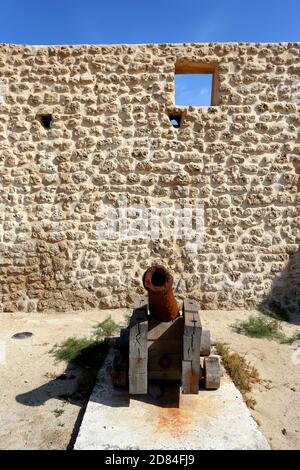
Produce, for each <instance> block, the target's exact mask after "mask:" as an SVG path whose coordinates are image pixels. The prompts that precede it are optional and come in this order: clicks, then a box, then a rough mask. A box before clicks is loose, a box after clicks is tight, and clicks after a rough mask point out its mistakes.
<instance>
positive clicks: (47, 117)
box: [37, 114, 52, 129]
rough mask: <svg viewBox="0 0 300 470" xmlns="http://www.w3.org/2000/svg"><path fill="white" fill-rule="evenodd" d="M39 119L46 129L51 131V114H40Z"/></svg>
mask: <svg viewBox="0 0 300 470" xmlns="http://www.w3.org/2000/svg"><path fill="white" fill-rule="evenodd" d="M37 118H38V120H39V121H40V123H41V124H42V126H43V128H44V129H51V127H52V115H51V114H40V115H39V116H38V117H37Z"/></svg>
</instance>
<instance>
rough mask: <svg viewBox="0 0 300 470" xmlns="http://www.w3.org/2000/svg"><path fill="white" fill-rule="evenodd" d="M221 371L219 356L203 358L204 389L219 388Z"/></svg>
mask: <svg viewBox="0 0 300 470" xmlns="http://www.w3.org/2000/svg"><path fill="white" fill-rule="evenodd" d="M221 375H222V369H221V364H220V357H219V356H209V357H205V358H204V380H205V388H206V389H208V390H216V389H217V388H219V387H220V378H221Z"/></svg>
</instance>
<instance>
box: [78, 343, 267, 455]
mask: <svg viewBox="0 0 300 470" xmlns="http://www.w3.org/2000/svg"><path fill="white" fill-rule="evenodd" d="M112 357H113V352H112V351H110V353H109V354H108V356H107V358H106V360H105V362H104V364H103V366H102V368H101V369H100V370H99V373H98V378H97V383H96V385H95V387H94V390H93V392H92V394H91V397H90V401H89V403H88V406H87V409H86V412H85V415H84V418H83V421H82V423H81V427H80V431H79V434H78V436H77V440H76V443H75V446H74V449H77V450H85V449H96V450H109V449H113V450H117V449H118V450H132V449H136V450H137V449H145V450H162V449H165V450H172V449H175V450H176V449H178V450H181V449H186V450H196V449H203V450H204V449H253V450H258V449H270V446H269V444H268V442H267V440H266V438H265V437H264V436H263V434H262V433H261V432H260V430H259V429H258V426H257V424H256V422H255V421H254V420H253V418H252V417H251V414H250V412H249V410H248V408H247V406H246V404H245V403H244V401H243V398H242V396H241V394H240V392H239V391H238V390H237V388H236V387H235V386H234V384H233V383H232V381H231V380H230V379H229V377H228V376H226V375H225V376H224V377H222V379H221V387H220V389H219V390H215V391H206V390H203V391H202V390H201V391H200V392H199V395H183V394H182V393H181V390H180V387H179V385H176V384H175V385H174V384H173V383H172V384H165V385H164V386H163V387H161V385H158V384H151V385H150V387H149V394H148V395H136V396H134V397H129V395H128V393H127V392H126V391H124V390H120V389H116V388H114V387H113V385H112V383H111V380H110V371H111V367H112Z"/></svg>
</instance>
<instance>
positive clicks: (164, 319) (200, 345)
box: [112, 265, 221, 394]
mask: <svg viewBox="0 0 300 470" xmlns="http://www.w3.org/2000/svg"><path fill="white" fill-rule="evenodd" d="M172 284H173V277H172V275H171V273H170V272H169V271H168V270H167V269H166V268H165V267H164V266H160V265H153V266H151V267H149V268H148V269H147V270H146V272H145V273H144V276H143V285H144V287H145V289H146V290H147V292H148V298H147V297H143V298H141V299H140V300H139V301H138V303H137V305H136V308H134V310H133V313H132V316H131V318H130V322H129V326H128V327H127V328H124V329H122V330H121V334H120V338H119V340H118V342H117V346H116V349H115V356H114V361H113V370H112V381H113V384H114V385H115V386H128V387H129V393H130V394H146V393H147V390H148V381H150V380H174V381H181V388H182V392H183V393H187V394H188V393H190V394H197V393H198V391H199V386H201V384H202V386H203V387H205V388H206V389H217V388H219V386H220V377H221V367H220V359H219V356H215V355H211V337H210V331H209V330H204V329H203V328H202V325H201V320H200V315H199V307H198V304H197V303H196V302H195V301H194V300H192V299H184V301H183V304H182V308H181V310H180V308H179V307H178V304H177V301H176V299H175V296H174V294H173V290H172Z"/></svg>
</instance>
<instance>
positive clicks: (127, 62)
mask: <svg viewBox="0 0 300 470" xmlns="http://www.w3.org/2000/svg"><path fill="white" fill-rule="evenodd" d="M175 70H176V71H177V72H181V73H184V72H189V71H192V72H195V71H196V72H205V71H210V72H213V73H214V90H213V106H209V107H180V108H176V106H175V103H174V73H175ZM299 94H300V43H278V44H254V43H253V44H252V43H251V44H250V43H249V44H247V43H228V44H226V43H223V44H213V43H212V44H163V45H151V44H150V45H116V46H96V45H95V46H90V45H85V46H47V47H44V46H36V47H33V46H22V45H5V44H4V45H1V46H0V308H1V309H2V310H3V311H15V310H23V311H33V310H38V311H48V310H49V311H50V310H53V309H56V310H65V309H81V308H91V307H115V306H125V305H131V304H132V301H133V299H134V297H135V296H136V295H137V294H139V293H141V292H143V288H142V285H141V276H142V274H143V272H144V270H145V268H146V267H148V266H149V264H151V263H152V262H154V261H159V262H162V263H165V264H166V265H167V266H169V267H170V269H171V270H172V271H173V273H174V277H175V284H174V289H175V292H176V294H177V295H178V296H179V297H183V296H184V295H186V294H188V295H189V296H191V297H193V298H195V299H197V300H198V301H199V302H200V305H201V307H202V308H204V309H209V308H211V309H212V308H221V309H225V308H226V309H235V308H243V307H245V308H248V307H249V308H250V307H253V306H258V305H260V304H261V303H263V302H271V303H272V302H273V303H275V304H276V305H281V306H282V307H284V308H286V309H287V310H288V311H290V312H291V313H293V314H294V315H297V313H298V312H299V306H300V287H299V281H300V254H299V226H300V218H299V203H300V196H299V191H298V190H299V182H298V181H299V172H300V138H299V129H300V116H299ZM172 115H176V116H177V115H181V123H180V127H179V128H174V127H173V126H172V124H171V123H170V118H169V117H170V116H172ZM43 119H46V122H45V121H43ZM49 119H51V120H52V122H51V126H48V127H50V128H49V129H47V128H45V127H47V120H49ZM48 124H49V122H48ZM121 195H122V196H124V197H125V198H126V201H127V203H128V204H129V205H130V204H133V203H140V204H143V205H144V206H145V207H151V205H152V204H154V203H155V204H157V203H167V202H169V203H171V204H173V203H175V202H180V201H188V202H189V203H190V204H194V203H196V202H195V201H196V200H200V201H201V202H202V203H203V205H204V217H205V236H204V243H203V246H202V248H201V249H199V250H198V251H197V252H196V253H195V252H193V251H190V250H189V249H188V247H187V246H186V244H185V243H183V242H182V241H181V240H178V241H176V240H175V241H174V240H173V241H172V240H164V239H162V238H160V239H158V240H151V239H141V240H132V241H130V240H123V239H103V238H101V237H99V229H98V224H99V220H100V219H101V217H100V216H99V209H100V208H101V207H102V206H103V204H111V205H112V206H113V205H114V204H117V201H118V198H119V197H120V196H121Z"/></svg>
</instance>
